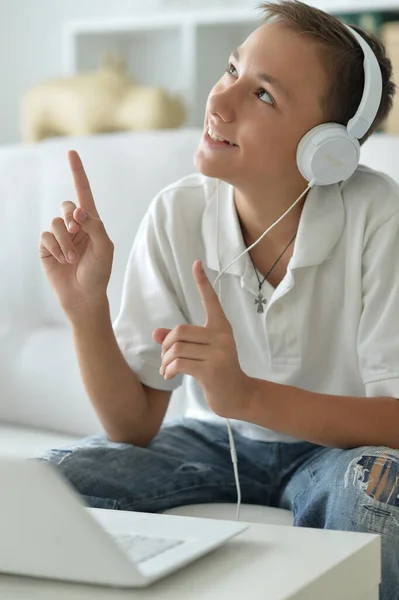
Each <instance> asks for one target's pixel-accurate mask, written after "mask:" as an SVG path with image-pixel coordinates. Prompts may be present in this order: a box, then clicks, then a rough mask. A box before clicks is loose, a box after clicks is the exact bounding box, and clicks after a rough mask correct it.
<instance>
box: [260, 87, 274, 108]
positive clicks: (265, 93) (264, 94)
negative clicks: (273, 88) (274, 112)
mask: <svg viewBox="0 0 399 600" xmlns="http://www.w3.org/2000/svg"><path fill="white" fill-rule="evenodd" d="M256 95H257V96H258V98H259V99H262V96H265V97H266V100H262V102H265V104H271V105H272V106H273V104H274V102H273V98H272V97H271V95H270V94H269V93H268V92H267V91H266V90H264V89H263V88H261V89H260V90H259V92H257V94H256Z"/></svg>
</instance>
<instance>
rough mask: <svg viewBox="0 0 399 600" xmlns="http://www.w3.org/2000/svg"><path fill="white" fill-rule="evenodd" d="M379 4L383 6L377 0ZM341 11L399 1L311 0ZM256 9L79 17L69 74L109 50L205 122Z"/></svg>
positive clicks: (67, 36) (198, 122) (72, 31)
mask: <svg viewBox="0 0 399 600" xmlns="http://www.w3.org/2000/svg"><path fill="white" fill-rule="evenodd" d="M377 3H378V7H376V4H377ZM308 4H312V5H314V6H317V7H318V8H322V9H323V10H326V11H327V12H333V13H335V14H345V13H349V14H350V13H358V12H372V11H374V10H378V12H382V11H398V19H399V0H308ZM260 18H261V13H259V12H258V11H256V10H254V9H253V8H251V7H247V8H243V9H237V8H221V7H220V6H219V8H216V9H213V10H201V11H189V10H186V11H184V10H182V11H181V12H179V13H174V12H170V11H168V10H166V8H165V10H164V11H163V12H160V13H158V14H157V15H148V16H137V17H132V18H130V19H123V20H122V19H115V20H109V19H107V20H91V21H74V22H71V23H69V24H68V25H67V27H66V29H65V31H64V48H63V50H64V75H66V76H68V75H73V74H76V73H80V72H82V71H89V70H95V69H97V68H98V67H99V66H100V63H101V57H102V56H103V55H104V54H106V53H108V52H109V53H112V54H120V55H122V56H123V57H124V59H125V61H126V65H127V69H128V72H129V74H130V75H131V76H132V78H133V79H134V80H135V81H137V82H138V83H140V84H143V85H159V86H163V87H165V88H166V89H168V90H169V91H170V92H171V93H177V94H179V95H180V96H181V97H182V99H183V101H184V103H185V105H186V108H187V121H186V123H185V124H186V125H188V126H202V122H203V114H204V107H205V102H206V98H207V96H208V93H209V90H210V89H211V87H212V85H214V83H215V82H216V81H217V80H218V79H219V77H220V76H221V74H222V73H223V70H224V69H225V66H226V62H227V58H228V56H229V54H230V52H231V51H232V50H233V49H234V48H235V47H237V46H238V45H240V44H241V42H243V41H244V39H245V38H246V37H247V36H248V35H249V33H250V32H251V31H253V29H254V28H255V26H256V24H257V22H259V20H260Z"/></svg>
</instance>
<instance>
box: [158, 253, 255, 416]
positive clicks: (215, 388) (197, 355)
mask: <svg viewBox="0 0 399 600" xmlns="http://www.w3.org/2000/svg"><path fill="white" fill-rule="evenodd" d="M193 275H194V279H195V282H196V284H197V287H198V291H199V293H200V296H201V301H202V305H203V307H204V309H205V314H206V321H205V325H204V326H203V327H199V326H197V325H178V326H177V327H175V328H174V329H155V331H154V333H153V339H154V341H155V342H157V343H158V344H161V345H162V354H161V356H162V366H161V369H160V373H161V375H163V376H164V378H165V379H172V377H174V376H175V375H177V374H178V373H185V374H186V375H191V376H192V377H194V378H195V379H196V380H197V381H198V383H199V384H200V385H201V386H202V388H203V390H204V394H205V398H206V400H207V402H208V405H209V406H210V408H211V409H212V410H213V411H214V412H215V413H216V414H217V415H219V416H221V417H227V418H232V419H240V415H241V414H242V413H243V411H244V410H245V407H246V400H247V399H248V398H247V393H248V389H249V380H250V378H249V377H248V376H247V375H246V374H245V373H244V372H243V371H242V369H241V367H240V364H239V361H238V355H237V349H236V345H235V341H234V336H233V330H232V327H231V325H230V322H229V321H228V319H227V317H226V315H225V314H224V312H223V308H222V306H221V304H220V302H219V298H218V297H217V294H216V292H215V290H214V289H213V287H212V285H211V283H210V281H209V279H208V278H207V276H206V274H205V272H204V270H203V268H202V264H201V261H195V263H194V265H193Z"/></svg>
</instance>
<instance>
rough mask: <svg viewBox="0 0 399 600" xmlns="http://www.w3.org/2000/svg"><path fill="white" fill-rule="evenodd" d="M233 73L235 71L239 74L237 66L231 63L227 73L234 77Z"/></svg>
mask: <svg viewBox="0 0 399 600" xmlns="http://www.w3.org/2000/svg"><path fill="white" fill-rule="evenodd" d="M232 71H235V72H236V73H237V69H236V68H235V66H234V65H232V64H231V63H229V64H228V65H227V68H226V73H229V74H230V75H233V76H234V73H232Z"/></svg>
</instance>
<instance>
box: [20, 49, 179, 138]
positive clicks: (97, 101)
mask: <svg viewBox="0 0 399 600" xmlns="http://www.w3.org/2000/svg"><path fill="white" fill-rule="evenodd" d="M184 119H185V110H184V105H183V102H182V101H181V100H180V98H178V97H174V96H171V95H170V94H169V93H168V92H167V91H166V90H165V89H164V88H162V87H153V86H142V85H138V84H136V83H135V82H134V81H133V79H132V78H131V77H130V76H129V75H128V74H127V73H126V67H125V63H124V61H123V60H120V59H117V58H115V57H113V56H110V55H108V56H106V57H104V59H103V61H102V65H101V67H100V69H98V70H97V71H94V72H87V73H84V74H81V75H77V76H75V77H66V78H61V79H54V80H50V81H46V82H44V83H41V84H39V85H37V86H35V87H33V88H31V89H30V90H28V91H27V92H26V93H25V94H24V96H23V98H22V102H21V129H22V131H21V133H22V138H23V140H24V141H28V142H36V141H39V140H42V139H44V138H47V137H54V136H79V135H90V134H94V133H103V132H109V131H127V130H143V129H169V128H173V127H179V125H181V124H182V123H183V122H184Z"/></svg>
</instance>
